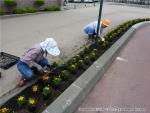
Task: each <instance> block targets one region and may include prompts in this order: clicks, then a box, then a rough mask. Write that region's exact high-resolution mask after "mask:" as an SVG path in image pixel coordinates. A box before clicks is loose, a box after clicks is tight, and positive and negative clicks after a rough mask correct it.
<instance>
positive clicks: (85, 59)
mask: <svg viewBox="0 0 150 113" xmlns="http://www.w3.org/2000/svg"><path fill="white" fill-rule="evenodd" d="M84 62H85V64H89V63H90V57H89V56H85V57H84Z"/></svg>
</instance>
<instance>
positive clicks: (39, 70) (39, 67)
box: [33, 63, 44, 75]
mask: <svg viewBox="0 0 150 113" xmlns="http://www.w3.org/2000/svg"><path fill="white" fill-rule="evenodd" d="M33 65H34V67H35V68H36V69H37V71H38V72H39V74H40V75H43V74H44V69H43V68H42V66H41V65H39V64H37V63H34V64H33Z"/></svg>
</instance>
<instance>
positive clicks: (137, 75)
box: [76, 26, 150, 113]
mask: <svg viewBox="0 0 150 113" xmlns="http://www.w3.org/2000/svg"><path fill="white" fill-rule="evenodd" d="M149 31H150V26H145V27H143V28H141V29H140V30H139V31H137V32H136V33H135V34H134V35H133V37H132V38H131V40H130V41H129V43H128V44H127V45H126V46H125V48H124V49H123V50H122V52H121V53H120V54H119V55H118V57H117V58H116V60H115V61H114V63H113V64H112V65H111V66H110V68H109V69H108V71H107V72H106V73H105V74H104V76H103V78H102V79H101V80H100V81H99V82H98V83H97V85H96V86H95V87H94V89H93V90H92V92H91V93H90V94H89V96H88V97H87V98H86V99H85V101H84V102H83V103H82V105H81V106H80V107H79V109H78V110H77V111H76V113H150V101H149V96H150V88H149V86H150V57H149V56H150V51H149V49H150V44H149V43H150V32H149ZM111 107H112V108H125V109H124V110H127V111H128V112H127V111H126V112H125V111H119V112H118V111H114V112H113V111H111V110H112V109H111ZM96 108H99V110H98V109H97V111H96ZM101 108H102V110H105V111H100V109H101ZM105 108H110V109H111V110H110V111H107V109H105ZM138 108H139V109H138ZM118 110H119V109H118ZM122 110H123V109H122ZM129 110H132V111H129ZM136 110H141V111H136Z"/></svg>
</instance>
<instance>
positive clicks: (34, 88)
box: [32, 85, 40, 93]
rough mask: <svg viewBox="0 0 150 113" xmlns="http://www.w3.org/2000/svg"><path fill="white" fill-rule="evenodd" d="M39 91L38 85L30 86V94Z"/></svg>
mask: <svg viewBox="0 0 150 113" xmlns="http://www.w3.org/2000/svg"><path fill="white" fill-rule="evenodd" d="M39 91H40V88H39V85H33V86H32V92H33V93H38V92H39Z"/></svg>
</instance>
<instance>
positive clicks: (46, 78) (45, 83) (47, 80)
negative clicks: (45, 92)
mask: <svg viewBox="0 0 150 113" xmlns="http://www.w3.org/2000/svg"><path fill="white" fill-rule="evenodd" d="M42 82H43V83H44V85H48V84H50V83H51V81H50V77H49V76H48V75H45V76H43V77H42Z"/></svg>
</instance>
